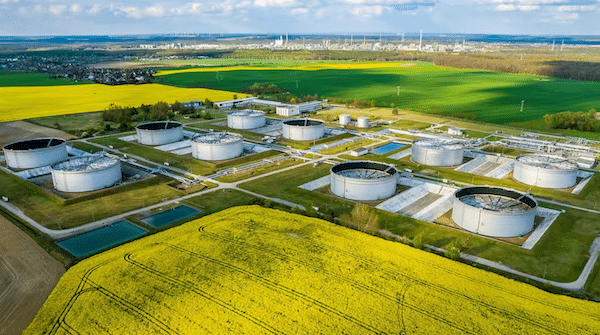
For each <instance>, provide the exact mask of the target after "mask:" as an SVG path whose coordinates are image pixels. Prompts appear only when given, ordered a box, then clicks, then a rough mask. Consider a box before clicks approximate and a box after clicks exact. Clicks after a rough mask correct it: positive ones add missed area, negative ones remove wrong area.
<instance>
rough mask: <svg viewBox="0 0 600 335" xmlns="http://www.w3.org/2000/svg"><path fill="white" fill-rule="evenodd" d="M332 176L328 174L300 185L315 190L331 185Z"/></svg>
mask: <svg viewBox="0 0 600 335" xmlns="http://www.w3.org/2000/svg"><path fill="white" fill-rule="evenodd" d="M330 177H331V176H330V175H326V176H325V177H321V178H319V179H316V180H313V181H311V182H308V183H306V184H302V185H300V186H298V187H300V188H302V189H305V190H309V191H314V190H316V189H318V188H321V187H323V186H326V185H329V184H330V183H331V179H330Z"/></svg>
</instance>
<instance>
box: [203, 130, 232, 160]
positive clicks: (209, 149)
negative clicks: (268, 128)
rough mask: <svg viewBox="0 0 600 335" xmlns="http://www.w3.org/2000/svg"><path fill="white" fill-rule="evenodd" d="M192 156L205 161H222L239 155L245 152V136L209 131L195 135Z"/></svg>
mask: <svg viewBox="0 0 600 335" xmlns="http://www.w3.org/2000/svg"><path fill="white" fill-rule="evenodd" d="M191 143H192V156H193V157H194V158H196V159H201V160H205V161H221V160H226V159H232V158H235V157H239V156H241V155H242V153H243V152H244V138H243V137H242V136H241V135H238V134H233V133H227V132H222V133H208V134H203V135H199V136H197V137H194V138H193V139H192V140H191Z"/></svg>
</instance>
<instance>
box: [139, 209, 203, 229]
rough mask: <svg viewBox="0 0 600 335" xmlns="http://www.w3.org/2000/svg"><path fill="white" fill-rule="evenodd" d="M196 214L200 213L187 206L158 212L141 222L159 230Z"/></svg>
mask: <svg viewBox="0 0 600 335" xmlns="http://www.w3.org/2000/svg"><path fill="white" fill-rule="evenodd" d="M198 213H200V211H199V210H197V209H195V208H192V207H188V206H179V207H175V208H172V209H168V210H166V211H164V212H160V213H158V214H154V215H151V216H148V217H145V218H143V219H142V220H141V221H142V222H143V223H145V224H147V225H150V226H152V227H154V228H160V227H162V226H166V225H168V224H171V223H173V222H177V221H179V220H183V219H187V218H189V217H192V216H194V215H196V214H198Z"/></svg>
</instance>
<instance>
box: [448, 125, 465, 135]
mask: <svg viewBox="0 0 600 335" xmlns="http://www.w3.org/2000/svg"><path fill="white" fill-rule="evenodd" d="M448 134H449V135H458V136H460V135H462V134H463V132H462V130H460V128H456V127H450V128H448Z"/></svg>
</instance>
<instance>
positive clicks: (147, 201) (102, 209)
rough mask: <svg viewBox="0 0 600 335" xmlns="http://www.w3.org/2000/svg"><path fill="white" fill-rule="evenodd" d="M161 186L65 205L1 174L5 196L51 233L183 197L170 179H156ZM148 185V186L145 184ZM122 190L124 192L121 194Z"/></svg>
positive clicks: (143, 185)
mask: <svg viewBox="0 0 600 335" xmlns="http://www.w3.org/2000/svg"><path fill="white" fill-rule="evenodd" d="M154 178H159V180H158V181H159V182H158V183H154V181H152V183H151V182H150V180H149V179H146V180H143V181H140V182H137V183H136V184H135V186H134V187H126V186H128V185H125V186H123V187H125V188H120V187H116V188H114V192H115V193H112V191H109V192H107V193H108V194H107V195H105V196H101V197H98V198H94V199H90V200H86V201H81V202H77V203H74V204H70V205H64V204H63V202H62V200H61V199H59V198H57V197H55V196H53V195H50V194H48V193H46V192H44V191H43V190H42V189H40V188H39V187H37V186H35V185H32V184H30V183H29V182H27V181H24V180H22V179H20V178H18V177H16V176H13V175H10V174H8V173H6V172H4V171H0V184H1V185H2V194H3V195H5V196H7V197H8V198H9V199H10V202H11V203H12V204H13V205H15V206H17V207H19V208H20V209H21V210H23V212H24V213H25V214H26V215H27V216H29V217H31V218H32V219H34V220H35V221H37V222H39V223H40V224H43V225H44V226H46V227H48V228H51V229H66V228H72V227H77V226H80V225H82V224H85V223H88V222H92V221H96V220H100V219H103V218H107V217H111V216H114V215H117V214H121V213H125V212H128V211H131V210H134V209H137V208H141V207H145V206H149V205H152V204H155V203H159V202H161V201H162V200H163V199H172V198H176V197H179V196H181V195H183V194H182V193H181V192H180V191H178V190H176V189H175V188H173V187H170V186H167V185H166V183H168V182H169V181H170V179H168V178H166V177H163V176H157V177H154ZM146 181H148V182H146ZM119 190H121V191H119Z"/></svg>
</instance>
